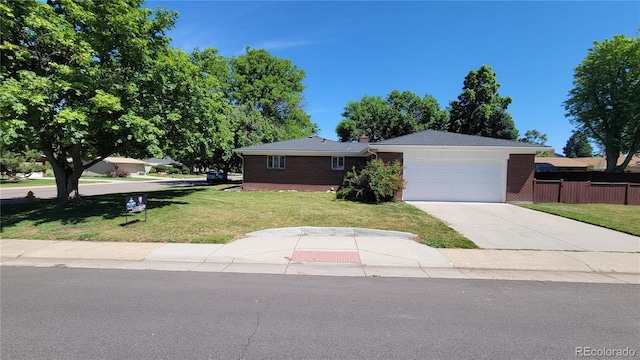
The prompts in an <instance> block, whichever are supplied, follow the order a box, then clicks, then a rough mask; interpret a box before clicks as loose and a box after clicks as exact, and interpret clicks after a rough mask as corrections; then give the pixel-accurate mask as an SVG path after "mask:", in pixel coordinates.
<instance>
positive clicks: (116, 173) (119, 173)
mask: <svg viewBox="0 0 640 360" xmlns="http://www.w3.org/2000/svg"><path fill="white" fill-rule="evenodd" d="M105 175H107V177H111V178H115V177H129V173H128V172H126V171H124V170H122V169H120V168H115V169H111V170H107V171H106V172H105Z"/></svg>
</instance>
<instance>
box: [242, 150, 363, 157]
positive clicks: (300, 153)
mask: <svg viewBox="0 0 640 360" xmlns="http://www.w3.org/2000/svg"><path fill="white" fill-rule="evenodd" d="M233 152H234V153H236V154H239V155H241V156H245V155H279V156H344V157H366V156H369V154H368V153H367V152H366V149H365V151H362V152H354V151H309V150H245V151H241V150H240V149H236V150H233Z"/></svg>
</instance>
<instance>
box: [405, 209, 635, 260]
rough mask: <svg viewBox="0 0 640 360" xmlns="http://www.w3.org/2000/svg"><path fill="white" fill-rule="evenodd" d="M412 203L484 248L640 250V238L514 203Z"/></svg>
mask: <svg viewBox="0 0 640 360" xmlns="http://www.w3.org/2000/svg"><path fill="white" fill-rule="evenodd" d="M409 204H411V205H413V206H415V207H417V208H419V209H421V210H423V211H425V212H427V213H429V214H431V215H432V216H434V217H436V218H438V219H440V220H442V221H444V222H445V223H447V225H449V226H450V227H452V228H453V229H454V230H456V231H458V232H459V233H461V234H462V235H464V236H466V237H467V238H468V239H470V240H471V241H473V242H474V243H476V244H477V245H478V246H479V247H481V248H484V249H518V250H573V251H612V252H640V237H638V236H633V235H628V234H624V233H621V232H618V231H614V230H609V229H605V228H602V227H599V226H595V225H590V224H585V223H582V222H579V221H575V220H571V219H566V218H563V217H560V216H556V215H551V214H547V213H543V212H539V211H535V210H530V209H525V208H522V207H519V206H515V205H511V204H501V203H459V202H458V203H456V202H421V201H410V202H409Z"/></svg>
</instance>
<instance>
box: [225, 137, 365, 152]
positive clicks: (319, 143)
mask: <svg viewBox="0 0 640 360" xmlns="http://www.w3.org/2000/svg"><path fill="white" fill-rule="evenodd" d="M367 145H368V144H366V143H349V142H338V141H333V140H327V139H324V138H321V137H318V136H309V137H304V138H298V139H292V140H284V141H279V142H274V143H268V144H262V145H254V146H246V147H242V148H239V149H235V150H234V151H235V152H237V153H243V152H247V151H248V152H253V151H296V152H300V151H304V152H306V151H309V152H326V153H338V152H340V153H345V152H346V153H349V152H353V153H354V154H360V153H363V152H364V151H365V150H367Z"/></svg>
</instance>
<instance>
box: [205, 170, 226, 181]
mask: <svg viewBox="0 0 640 360" xmlns="http://www.w3.org/2000/svg"><path fill="white" fill-rule="evenodd" d="M222 179H223V176H222V171H209V172H207V183H209V184H211V183H217V182H220V181H222Z"/></svg>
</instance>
